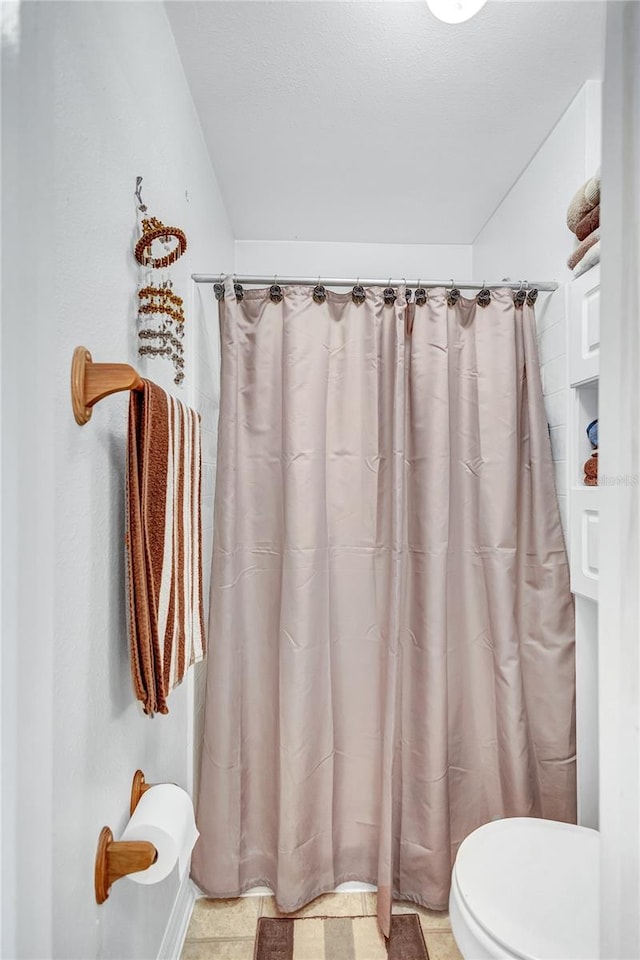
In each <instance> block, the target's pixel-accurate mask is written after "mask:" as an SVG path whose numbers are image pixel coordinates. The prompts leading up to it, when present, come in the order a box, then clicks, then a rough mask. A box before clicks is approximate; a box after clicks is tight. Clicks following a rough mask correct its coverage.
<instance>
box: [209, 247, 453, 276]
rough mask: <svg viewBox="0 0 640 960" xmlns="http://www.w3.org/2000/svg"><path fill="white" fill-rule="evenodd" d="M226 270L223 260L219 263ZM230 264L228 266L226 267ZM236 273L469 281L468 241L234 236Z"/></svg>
mask: <svg viewBox="0 0 640 960" xmlns="http://www.w3.org/2000/svg"><path fill="white" fill-rule="evenodd" d="M220 269H221V270H222V269H224V265H221V266H220ZM227 269H228V268H227ZM234 270H235V272H236V273H237V274H245V275H251V276H254V275H257V276H267V277H271V276H273V275H274V274H280V276H286V275H289V276H294V277H316V276H320V277H323V276H324V277H334V278H339V277H344V278H350V277H368V278H369V279H377V278H382V277H389V276H391V277H393V278H395V279H396V280H398V279H400V278H402V277H406V279H407V280H418V279H419V278H420V277H422V279H423V280H427V279H437V280H447V281H448V280H449V279H451V277H453V278H454V279H457V280H468V279H469V277H470V276H471V246H470V245H469V244H463V243H459V244H455V243H450V244H446V243H444V244H437V245H436V244H401V243H325V242H317V243H313V242H304V241H290V242H288V241H284V240H272V241H259V240H236V243H235V265H234Z"/></svg>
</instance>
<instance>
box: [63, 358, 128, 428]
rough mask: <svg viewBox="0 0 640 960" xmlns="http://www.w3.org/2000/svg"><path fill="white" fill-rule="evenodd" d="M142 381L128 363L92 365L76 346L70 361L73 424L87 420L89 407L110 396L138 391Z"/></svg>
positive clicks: (88, 418)
mask: <svg viewBox="0 0 640 960" xmlns="http://www.w3.org/2000/svg"><path fill="white" fill-rule="evenodd" d="M142 387H143V380H142V377H141V376H140V374H139V373H137V371H136V370H134V369H133V367H130V366H129V364H128V363H94V362H93V360H92V359H91V354H90V353H89V351H88V350H87V348H86V347H76V348H75V350H74V351H73V360H72V361H71V403H72V406H73V415H74V417H75V418H76V423H79V424H80V425H81V426H82V425H83V424H85V423H87V422H88V421H89V420H90V419H91V413H92V408H93V406H94V404H96V403H98V401H99V400H102V399H103V398H104V397H108V396H109V394H110V393H119V392H120V391H122V390H142Z"/></svg>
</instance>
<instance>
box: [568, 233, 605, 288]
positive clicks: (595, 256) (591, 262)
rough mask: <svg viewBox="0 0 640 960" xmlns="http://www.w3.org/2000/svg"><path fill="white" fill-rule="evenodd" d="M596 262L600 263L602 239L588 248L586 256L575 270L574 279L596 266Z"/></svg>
mask: <svg viewBox="0 0 640 960" xmlns="http://www.w3.org/2000/svg"><path fill="white" fill-rule="evenodd" d="M596 263H600V241H599V240H598V241H597V243H594V245H593V246H592V247H590V248H589V250H587V252H586V253H585V255H584V257H583V258H582V260H581V261H580V263H579V264H578V266H577V267H576V268H575V270H574V271H573V276H574V279H575V278H576V277H581V276H582V274H583V273H586V272H587V270H590V269H591V267H595V265H596Z"/></svg>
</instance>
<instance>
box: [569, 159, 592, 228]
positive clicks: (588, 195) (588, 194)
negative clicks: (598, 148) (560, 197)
mask: <svg viewBox="0 0 640 960" xmlns="http://www.w3.org/2000/svg"><path fill="white" fill-rule="evenodd" d="M599 203H600V171H599V170H598V171H597V173H596V174H595V176H593V177H590V178H589V180H587V182H586V183H583V185H582V186H581V187H580V188H579V190H576V192H575V194H574V196H573V199H572V201H571V203H570V204H569V209H568V210H567V226H568V227H569V230H571V232H572V233H575V232H576V229H577V227H578V224H579V223H580V221H581V220H582V219H583V218H584V217H586V215H587V214H588V213H590V212H591V210H593V208H594V207H596V206H597V205H598V204H599Z"/></svg>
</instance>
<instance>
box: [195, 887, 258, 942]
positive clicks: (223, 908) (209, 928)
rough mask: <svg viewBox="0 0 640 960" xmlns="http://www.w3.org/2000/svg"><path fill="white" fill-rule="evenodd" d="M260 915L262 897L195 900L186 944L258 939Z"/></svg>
mask: <svg viewBox="0 0 640 960" xmlns="http://www.w3.org/2000/svg"><path fill="white" fill-rule="evenodd" d="M259 911H260V897H238V898H237V899H235V900H207V899H205V898H201V899H200V900H196V903H195V906H194V908H193V913H192V915H191V922H190V924H189V929H188V930H187V940H211V939H214V938H218V937H255V935H256V927H257V924H258V916H259Z"/></svg>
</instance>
